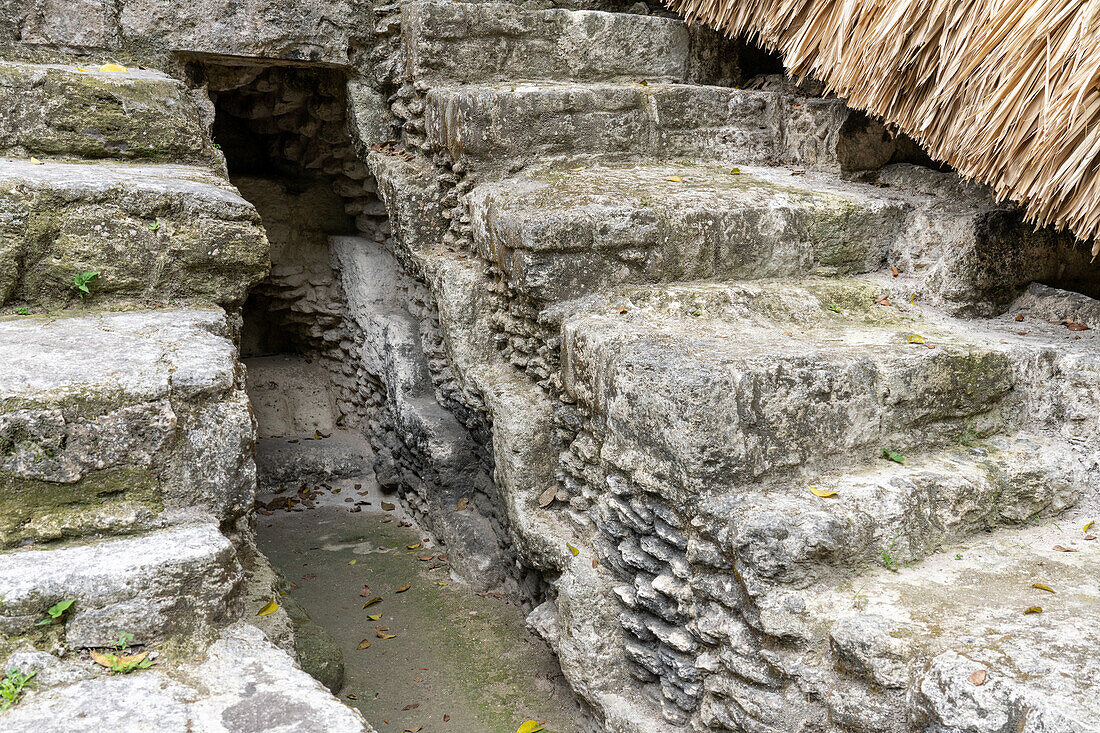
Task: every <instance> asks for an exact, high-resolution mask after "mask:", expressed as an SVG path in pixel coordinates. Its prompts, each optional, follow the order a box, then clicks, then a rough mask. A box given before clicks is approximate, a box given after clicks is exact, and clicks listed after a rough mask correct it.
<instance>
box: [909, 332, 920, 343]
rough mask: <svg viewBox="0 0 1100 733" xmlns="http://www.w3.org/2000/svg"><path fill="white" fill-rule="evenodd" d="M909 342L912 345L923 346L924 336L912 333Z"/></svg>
mask: <svg viewBox="0 0 1100 733" xmlns="http://www.w3.org/2000/svg"><path fill="white" fill-rule="evenodd" d="M907 341H908V343H911V344H923V343H924V336H921V335H920V334H919V333H911V334H909V338H908V339H907Z"/></svg>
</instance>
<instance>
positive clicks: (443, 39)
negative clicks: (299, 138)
mask: <svg viewBox="0 0 1100 733" xmlns="http://www.w3.org/2000/svg"><path fill="white" fill-rule="evenodd" d="M401 40H402V43H403V46H404V48H405V56H406V60H407V61H406V64H407V65H406V71H407V72H408V74H409V76H410V77H412V79H413V81H414V82H416V83H417V84H419V85H421V86H423V87H425V88H428V87H435V86H441V85H444V84H448V85H453V84H473V83H487V82H505V81H513V82H514V81H518V80H526V81H536V80H551V81H598V82H614V81H627V82H636V81H642V80H648V81H651V82H652V81H671V82H686V81H711V80H713V79H706V78H705V77H706V76H712V77H713V76H715V75H716V74H719V73H720V69H721V64H720V63H719V61H718V59H717V58H716V57H717V56H718V53H717V52H718V50H719V48H721V46H720V44H719V42H718V37H717V35H716V34H713V33H711V32H708V31H703V30H702V29H692V28H689V27H688V26H687V25H686V24H685V23H684V22H682V21H680V20H676V19H672V18H658V17H652V16H648V15H633V14H626V13H605V12H598V11H589V10H581V11H571V10H565V9H562V8H552V9H547V10H529V9H526V8H523V7H521V6H519V5H512V4H508V3H454V2H415V3H406V4H404V5H403V6H402V7H401ZM727 45H728V46H729V47H728V48H723V49H722V50H724V51H725V54H723V58H722V62H723V63H724V65H725V68H732V69H734V70H736V65H737V53H736V47H735V46H733V44H727ZM716 67H718V68H716Z"/></svg>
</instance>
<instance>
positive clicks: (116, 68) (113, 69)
mask: <svg viewBox="0 0 1100 733" xmlns="http://www.w3.org/2000/svg"><path fill="white" fill-rule="evenodd" d="M99 71H101V72H103V73H106V74H126V73H128V72H129V71H130V70H129V69H127V68H126V67H125V66H121V65H119V64H103V66H100V67H99Z"/></svg>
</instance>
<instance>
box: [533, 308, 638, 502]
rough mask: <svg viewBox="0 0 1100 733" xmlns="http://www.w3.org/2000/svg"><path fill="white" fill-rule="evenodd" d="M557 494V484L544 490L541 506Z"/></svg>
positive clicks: (540, 495)
mask: <svg viewBox="0 0 1100 733" xmlns="http://www.w3.org/2000/svg"><path fill="white" fill-rule="evenodd" d="M623 310H625V309H623ZM619 312H620V313H622V312H623V311H622V310H620V311H619ZM557 495H558V487H557V486H551V487H550V488H548V489H546V490H545V491H543V492H542V493H541V494H539V508H541V509H545V508H546V507H548V506H550V505H551V504H553V503H554V499H555V498H556V497H557Z"/></svg>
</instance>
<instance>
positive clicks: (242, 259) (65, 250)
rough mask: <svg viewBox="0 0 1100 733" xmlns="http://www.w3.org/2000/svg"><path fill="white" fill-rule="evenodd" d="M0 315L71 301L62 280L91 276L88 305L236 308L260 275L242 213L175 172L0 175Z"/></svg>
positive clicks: (229, 195)
mask: <svg viewBox="0 0 1100 733" xmlns="http://www.w3.org/2000/svg"><path fill="white" fill-rule="evenodd" d="M0 265H2V269H0V272H2V273H3V274H0V304H6V305H12V306H13V305H16V304H18V305H22V306H31V307H57V306H61V305H67V304H72V303H74V302H76V301H77V295H76V292H75V291H74V290H73V289H72V284H73V278H74V276H75V275H76V274H78V273H81V272H94V271H98V272H99V273H100V274H99V276H98V277H97V278H96V279H95V280H94V281H93V282H92V283H91V285H90V288H91V290H92V294H91V295H90V296H88V300H89V302H92V303H94V304H97V305H99V304H104V303H106V302H119V301H121V302H134V301H137V302H145V303H157V302H159V303H164V302H167V301H169V300H173V299H179V300H184V301H200V302H208V303H209V302H214V303H218V304H220V305H226V306H230V307H233V306H238V305H240V303H241V302H242V301H243V300H244V296H245V293H246V292H247V290H248V288H250V287H251V286H252V285H254V284H255V283H256V282H257V281H258V280H259V279H260V278H262V277H263V276H264V275H265V274H266V272H267V269H268V245H267V238H266V237H265V236H264V232H263V230H262V228H261V227H260V222H259V217H258V216H257V215H256V210H255V209H254V208H253V207H252V205H251V204H250V203H248V202H247V201H245V200H244V199H243V198H241V197H240V195H239V194H238V193H237V192H236V191H235V190H234V189H233V188H232V187H231V186H229V184H228V182H226V181H225V180H224V179H223V178H220V177H218V176H215V175H214V174H212V173H211V172H209V171H207V170H205V169H202V168H194V167H187V166H174V165H156V166H148V165H125V164H108V163H94V164H93V163H55V162H50V163H44V164H42V165H35V164H33V163H31V162H30V161H24V160H5V161H3V163H2V165H0Z"/></svg>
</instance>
